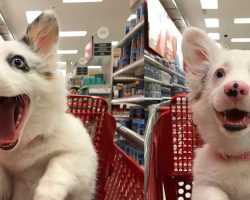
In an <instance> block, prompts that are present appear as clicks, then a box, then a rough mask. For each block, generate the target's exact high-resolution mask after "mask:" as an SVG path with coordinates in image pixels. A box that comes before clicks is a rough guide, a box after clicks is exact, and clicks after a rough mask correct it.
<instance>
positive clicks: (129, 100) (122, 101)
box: [111, 96, 163, 104]
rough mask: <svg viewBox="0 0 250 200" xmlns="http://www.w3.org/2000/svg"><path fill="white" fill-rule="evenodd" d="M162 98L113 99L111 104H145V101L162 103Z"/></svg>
mask: <svg viewBox="0 0 250 200" xmlns="http://www.w3.org/2000/svg"><path fill="white" fill-rule="evenodd" d="M162 100H163V99H162V98H154V97H144V96H135V97H126V98H119V99H113V100H112V101H111V103H112V104H119V103H131V102H133V103H140V102H147V101H162Z"/></svg>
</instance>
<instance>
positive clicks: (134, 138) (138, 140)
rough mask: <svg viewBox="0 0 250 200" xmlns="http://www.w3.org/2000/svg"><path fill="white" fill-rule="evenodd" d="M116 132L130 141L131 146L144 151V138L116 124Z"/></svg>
mask: <svg viewBox="0 0 250 200" xmlns="http://www.w3.org/2000/svg"><path fill="white" fill-rule="evenodd" d="M116 132H117V133H118V134H119V135H121V136H122V137H124V138H125V139H126V140H128V141H129V142H130V143H131V144H133V145H135V146H136V147H137V148H138V149H140V150H142V151H144V138H143V137H142V136H140V135H139V134H138V133H136V132H134V131H132V130H130V129H129V128H127V127H125V126H123V125H121V124H119V123H116Z"/></svg>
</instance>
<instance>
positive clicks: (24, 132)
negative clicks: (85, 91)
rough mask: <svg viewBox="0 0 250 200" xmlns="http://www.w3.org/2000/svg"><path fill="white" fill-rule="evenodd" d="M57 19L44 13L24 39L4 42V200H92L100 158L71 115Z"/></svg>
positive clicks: (0, 93)
mask: <svg viewBox="0 0 250 200" xmlns="http://www.w3.org/2000/svg"><path fill="white" fill-rule="evenodd" d="M58 32H59V31H58V23H57V19H56V17H55V14H54V13H53V12H52V11H45V12H44V13H43V14H41V15H40V16H39V17H38V18H37V19H36V20H35V21H34V22H33V23H32V24H30V25H29V27H28V29H27V31H26V35H25V36H24V37H23V39H22V40H21V41H20V42H17V41H10V42H5V43H3V44H1V45H0V66H1V67H0V200H65V199H67V200H68V199H69V200H90V199H92V198H93V196H94V195H93V193H94V191H95V181H96V168H97V156H96V153H95V150H94V148H93V145H92V143H91V139H90V137H89V135H88V133H87V131H86V130H85V128H84V127H83V126H82V123H81V122H80V121H79V120H78V119H76V118H74V117H73V116H72V115H70V114H66V109H67V107H66V89H65V84H64V80H63V79H62V78H61V77H60V75H59V74H58V73H57V72H56V66H57V56H56V47H57V41H58Z"/></svg>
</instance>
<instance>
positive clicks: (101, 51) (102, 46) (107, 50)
mask: <svg viewBox="0 0 250 200" xmlns="http://www.w3.org/2000/svg"><path fill="white" fill-rule="evenodd" d="M111 49H112V46H111V43H96V44H94V56H109V55H111Z"/></svg>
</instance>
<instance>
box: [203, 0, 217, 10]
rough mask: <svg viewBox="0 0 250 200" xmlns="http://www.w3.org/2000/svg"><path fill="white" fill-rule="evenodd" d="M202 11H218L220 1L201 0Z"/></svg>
mask: <svg viewBox="0 0 250 200" xmlns="http://www.w3.org/2000/svg"><path fill="white" fill-rule="evenodd" d="M200 1H201V7H202V9H218V0H200Z"/></svg>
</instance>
